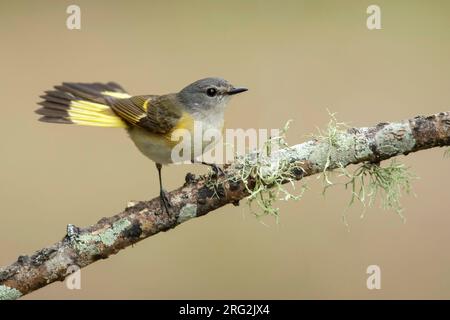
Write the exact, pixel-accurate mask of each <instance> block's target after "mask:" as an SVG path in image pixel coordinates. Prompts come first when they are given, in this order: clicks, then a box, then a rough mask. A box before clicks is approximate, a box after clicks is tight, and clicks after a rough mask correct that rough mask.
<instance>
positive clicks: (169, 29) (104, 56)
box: [0, 0, 450, 299]
mask: <svg viewBox="0 0 450 320" xmlns="http://www.w3.org/2000/svg"><path fill="white" fill-rule="evenodd" d="M74 3H75V4H78V5H79V6H80V7H81V10H82V29H81V30H80V31H70V30H67V28H66V25H65V21H66V17H67V14H66V8H67V6H68V5H70V4H74ZM370 4H373V1H365V0H357V1H312V0H311V1H272V2H269V1H253V0H249V1H177V2H175V1H174V2H171V3H170V4H169V3H167V2H166V1H95V2H94V1H82V0H78V1H76V2H73V1H14V2H9V1H4V0H2V1H1V2H0V39H1V47H0V48H1V49H0V68H1V70H2V71H1V73H2V77H0V92H1V106H0V108H1V109H0V110H1V124H2V125H1V126H0V134H1V137H2V138H1V139H0V147H1V157H0V165H1V168H0V215H1V219H0V265H3V264H9V263H10V262H12V261H14V260H15V259H16V258H17V256H18V255H19V254H29V253H32V252H33V251H34V250H36V249H39V248H41V247H42V246H45V245H48V244H50V243H53V242H55V241H57V240H59V239H60V238H61V237H62V236H63V235H64V232H65V226H66V225H67V223H73V224H76V225H79V226H86V225H90V224H92V223H95V222H96V221H97V220H98V219H99V218H101V217H103V216H109V215H112V214H115V213H117V212H120V211H121V210H122V209H123V208H124V206H125V205H126V203H127V201H128V200H132V199H149V198H153V197H155V196H157V193H158V184H157V173H156V170H154V165H153V163H151V162H150V161H149V160H147V159H146V158H145V157H143V156H142V155H141V154H140V153H139V152H138V151H137V149H136V148H135V147H134V145H133V144H132V143H131V142H130V141H129V140H128V138H127V136H126V134H125V132H123V131H122V130H120V129H102V128H89V127H76V126H62V125H50V124H43V123H40V122H37V116H36V115H35V114H34V113H33V110H34V109H36V107H37V106H36V104H35V103H36V102H37V101H38V100H39V99H38V96H39V95H40V94H41V93H42V92H43V91H44V90H47V89H49V88H51V87H52V86H53V85H55V84H58V83H60V82H62V81H87V82H90V81H110V80H114V81H116V82H119V83H121V84H122V85H123V86H124V87H125V88H126V89H128V90H129V91H130V92H131V93H133V94H146V93H147V94H148V93H166V92H171V91H175V90H178V89H180V88H181V87H183V86H184V85H185V84H187V83H189V82H191V81H193V80H196V79H199V78H202V77H205V76H221V77H224V78H226V79H228V80H230V81H231V82H233V83H235V84H236V85H244V86H247V87H249V88H250V91H249V92H248V93H246V94H243V95H242V96H239V97H238V98H236V99H234V100H233V102H232V104H231V106H230V108H229V109H228V112H227V127H228V128H277V127H280V126H282V125H283V124H284V123H285V122H286V120H288V119H293V120H294V121H295V122H294V123H293V125H292V129H291V130H290V131H289V141H290V143H298V142H301V141H304V140H306V139H307V138H306V135H307V134H309V133H311V132H314V131H315V130H316V127H317V126H319V127H323V126H324V125H325V124H326V123H327V122H328V119H329V117H328V114H327V112H326V108H328V109H330V110H332V111H334V112H338V117H339V119H342V120H345V121H347V122H349V123H350V124H351V125H353V126H364V125H372V124H376V123H378V122H379V121H390V120H400V119H403V118H408V117H411V116H414V115H417V114H431V113H435V112H438V111H446V110H449V108H450V107H449V106H450V41H449V40H450V19H449V16H448V15H449V12H450V3H449V2H448V1H427V2H425V1H412V0H408V1H381V0H379V1H376V4H378V5H380V6H381V10H382V27H383V29H382V30H375V31H369V30H368V29H367V28H366V17H367V14H366V8H367V7H368V5H370ZM443 152H444V150H442V149H441V150H430V151H425V152H420V153H417V154H412V155H410V156H408V157H401V161H404V162H405V163H406V164H408V165H409V166H411V167H412V168H413V171H414V172H415V173H416V174H417V175H418V176H420V179H419V180H417V181H415V182H414V184H413V188H414V192H415V193H416V194H417V197H405V198H404V199H403V204H404V207H405V209H406V210H405V215H406V218H407V222H406V224H403V223H402V221H401V219H399V217H398V216H397V215H396V214H395V213H393V212H384V211H382V210H380V209H378V208H377V207H376V208H373V209H370V210H368V212H367V213H366V216H365V218H364V219H360V218H359V215H360V213H361V210H362V208H361V207H360V206H355V207H354V208H352V209H351V210H350V212H349V218H348V219H349V223H350V232H348V231H347V229H346V227H345V226H344V225H343V224H342V222H341V220H340V219H341V215H342V212H343V210H344V209H345V207H346V203H347V201H348V200H349V196H350V195H349V193H347V192H345V191H344V190H342V189H340V188H337V189H334V190H333V191H332V192H330V193H329V194H328V196H327V197H326V198H325V199H324V198H323V197H322V196H321V184H320V183H319V182H318V181H317V180H316V179H315V178H312V179H310V183H309V184H310V190H309V191H308V192H307V193H306V194H305V196H304V198H303V199H302V200H301V201H300V202H289V203H280V204H279V205H280V207H281V220H280V223H279V225H276V223H275V221H274V219H272V218H270V217H269V218H267V219H264V220H263V222H264V223H265V224H267V225H268V227H267V226H264V225H263V224H261V223H260V222H259V221H258V220H257V219H255V218H254V217H253V216H252V215H251V214H250V213H249V212H248V209H247V208H246V207H245V206H241V207H238V208H236V207H232V206H227V207H225V208H222V209H221V210H218V211H217V212H215V213H212V214H209V215H208V216H206V217H202V218H199V219H196V220H192V221H190V222H188V223H186V224H184V225H181V226H179V227H178V228H176V229H174V230H171V231H170V232H167V233H162V234H159V235H157V236H155V237H152V238H150V239H147V240H144V241H142V242H141V243H139V244H138V245H136V246H134V247H133V248H128V249H126V250H124V251H122V252H120V253H119V254H118V255H116V256H113V257H111V258H110V259H108V260H105V261H99V262H97V263H95V264H93V265H91V266H89V267H88V268H86V269H83V271H82V289H81V290H79V291H77V290H73V291H70V290H68V289H66V287H65V285H64V283H55V284H52V285H50V286H48V287H46V288H44V289H41V290H39V291H37V292H35V293H33V294H30V295H29V296H27V297H26V298H27V299H38V298H39V299H51V298H64V299H67V298H68V299H78V298H81V299H93V298H137V299H157V298H161V299H166V298H167V299H170V298H193V299H197V298H210V299H220V298H225V299H228V298H239V299H241V298H246V299H248V298H256V299H260V298H267V299H269V298H270V299H272V298H274V299H312V298H322V299H331V298H338V299H347V298H356V299H367V298H368V299H379V298H384V299H393V298H426V299H428V298H438V299H446V298H450V251H449V242H450V233H449V231H448V230H449V229H450V214H449V213H450V212H449V206H448V202H447V199H448V189H449V187H450V170H449V166H450V162H449V161H450V160H449V159H444V158H443ZM205 170H206V169H205V168H201V167H193V166H173V167H171V168H169V169H166V170H165V172H164V176H165V181H166V186H167V188H168V189H173V188H175V187H177V186H179V185H180V184H181V183H182V181H183V179H184V175H185V174H186V173H187V172H188V171H193V172H196V173H201V172H205ZM371 264H376V265H379V266H380V267H381V271H382V283H381V285H382V289H381V290H378V291H377V290H373V291H370V290H368V289H367V288H366V278H367V275H366V268H367V266H369V265H371Z"/></svg>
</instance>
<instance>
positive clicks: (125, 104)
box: [108, 95, 183, 134]
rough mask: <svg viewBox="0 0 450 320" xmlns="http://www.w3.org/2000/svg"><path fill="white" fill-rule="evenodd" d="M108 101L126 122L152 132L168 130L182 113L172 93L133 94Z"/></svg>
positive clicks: (161, 132)
mask: <svg viewBox="0 0 450 320" xmlns="http://www.w3.org/2000/svg"><path fill="white" fill-rule="evenodd" d="M108 102H109V104H110V106H111V109H113V111H114V112H115V113H116V114H117V115H118V116H119V117H121V118H122V119H123V120H125V121H126V122H127V123H129V124H130V125H133V126H137V127H141V128H143V129H146V130H148V131H150V132H152V133H160V134H164V133H168V132H170V131H171V130H172V129H173V128H175V127H176V125H177V123H178V122H179V120H180V119H181V118H182V115H183V112H182V110H181V109H180V108H178V107H177V104H176V103H177V101H176V97H175V96H174V95H164V96H154V95H148V96H133V97H131V98H126V99H111V100H110V101H108Z"/></svg>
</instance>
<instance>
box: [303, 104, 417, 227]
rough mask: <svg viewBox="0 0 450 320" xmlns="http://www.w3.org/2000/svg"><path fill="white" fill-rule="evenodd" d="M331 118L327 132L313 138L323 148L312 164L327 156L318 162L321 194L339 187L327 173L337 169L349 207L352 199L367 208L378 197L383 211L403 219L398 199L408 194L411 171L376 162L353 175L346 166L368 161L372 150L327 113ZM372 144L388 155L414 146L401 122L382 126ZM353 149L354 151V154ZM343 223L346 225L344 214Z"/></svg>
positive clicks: (355, 171)
mask: <svg viewBox="0 0 450 320" xmlns="http://www.w3.org/2000/svg"><path fill="white" fill-rule="evenodd" d="M330 116H331V120H330V122H329V123H328V126H327V128H326V130H324V131H320V130H319V135H318V136H315V137H316V139H318V140H319V141H321V142H324V143H323V145H324V146H322V147H320V148H319V150H318V151H317V152H318V155H317V157H316V160H314V159H312V161H317V160H318V158H319V157H320V155H322V157H323V155H324V154H326V157H325V159H321V161H319V162H318V166H319V167H321V168H322V173H321V174H320V175H319V178H320V177H323V181H324V189H323V193H324V194H325V192H326V190H327V189H328V188H329V187H331V186H334V185H337V184H341V183H336V182H333V181H332V180H331V178H330V174H331V173H332V172H333V170H330V169H334V168H335V167H337V168H338V169H339V172H340V175H339V176H341V177H342V176H344V177H346V178H347V181H346V182H344V183H343V184H344V185H345V187H346V188H347V189H351V191H352V196H351V200H350V202H349V207H350V206H351V205H352V204H353V203H354V202H355V200H359V201H360V202H361V203H362V204H363V206H364V208H366V207H370V206H371V205H372V204H373V203H374V201H375V199H376V197H377V196H380V197H381V207H382V208H383V209H392V210H394V211H395V212H397V213H398V214H399V215H400V216H401V217H402V219H404V217H403V215H402V210H403V209H402V206H401V203H400V197H401V195H402V193H403V192H406V193H410V190H411V187H410V182H411V180H412V179H413V178H415V175H414V174H412V173H411V172H410V170H409V168H406V167H405V166H404V165H403V164H400V163H397V162H396V161H395V160H393V161H392V162H391V163H390V165H388V166H386V167H382V166H380V164H378V163H369V162H364V163H362V164H361V165H359V166H358V167H357V168H356V169H355V170H353V171H352V172H350V171H348V170H347V169H345V168H344V167H345V165H347V164H349V163H352V162H353V161H354V160H359V159H365V158H368V157H369V156H370V155H371V154H372V150H370V148H369V146H368V144H367V141H366V140H365V139H363V138H362V137H363V136H364V135H362V137H361V138H359V137H358V135H356V136H355V135H350V134H348V133H347V130H346V128H348V126H347V125H346V124H345V123H343V122H338V121H337V120H336V117H335V114H332V113H330ZM364 130H367V129H362V130H361V131H362V133H364ZM375 141H376V143H377V145H378V146H379V148H380V150H379V151H380V152H381V153H383V154H387V155H396V154H399V153H403V152H406V151H409V150H411V149H412V148H413V147H414V145H415V140H414V137H413V135H412V133H411V129H410V127H409V125H408V124H403V123H394V124H387V125H385V126H384V127H383V128H381V129H380V131H378V132H377V133H376V135H375ZM352 150H354V151H355V152H354V153H353V152H352ZM332 166H333V167H332ZM330 172H331V173H330ZM364 210H365V209H364ZM363 213H364V212H363ZM343 220H344V222H345V223H346V214H345V212H344V215H343Z"/></svg>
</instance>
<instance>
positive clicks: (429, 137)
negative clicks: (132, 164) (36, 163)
mask: <svg viewBox="0 0 450 320" xmlns="http://www.w3.org/2000/svg"><path fill="white" fill-rule="evenodd" d="M449 145H450V112H440V113H438V114H434V115H431V116H428V117H425V116H417V117H414V118H412V119H409V120H404V121H401V122H391V123H379V124H377V125H376V126H373V127H365V128H351V129H348V130H347V132H345V133H343V134H341V135H340V137H339V144H337V146H336V148H334V149H333V150H332V152H330V147H329V144H328V143H327V142H326V141H323V140H319V139H313V140H310V141H307V142H305V143H302V144H298V145H294V146H292V147H289V148H285V149H281V150H278V151H276V152H275V153H274V155H273V156H274V159H283V160H288V161H289V162H291V163H294V162H295V163H299V164H300V166H301V169H302V170H298V169H297V170H293V171H294V172H292V175H293V177H295V179H297V180H300V179H301V178H303V177H305V176H308V175H312V174H316V173H319V172H322V171H323V170H324V169H327V170H332V169H335V168H337V167H339V166H344V167H346V166H348V165H350V164H357V163H364V162H374V163H378V162H380V161H383V160H386V159H389V158H392V157H395V156H397V155H401V154H404V155H407V154H409V153H411V152H416V151H419V150H425V149H429V148H434V147H441V146H449ZM271 159H272V158H271ZM235 170H237V168H236V166H235V163H232V164H229V165H226V166H225V168H224V176H219V177H217V182H218V183H217V185H219V186H220V187H219V188H218V190H215V191H214V190H211V189H210V188H209V187H208V186H207V185H206V181H207V179H206V178H205V177H198V178H196V177H195V176H193V175H192V174H188V175H187V176H186V182H185V183H184V185H183V186H181V187H180V188H178V189H176V190H174V191H172V192H170V193H169V194H168V197H169V199H170V201H171V203H172V209H171V213H170V214H168V213H166V212H165V211H164V210H161V206H160V200H159V197H158V198H154V199H152V200H150V201H139V202H135V203H129V205H128V207H127V208H126V209H125V210H124V211H123V212H121V213H119V214H117V215H115V216H112V217H109V218H102V219H101V220H100V221H98V222H97V223H96V224H94V225H91V226H89V227H86V228H78V227H76V226H73V225H68V226H67V233H66V235H65V237H64V238H63V239H62V240H60V241H58V242H56V243H55V244H53V245H50V246H48V247H45V248H43V249H41V250H38V251H36V252H34V253H33V254H32V255H30V256H20V257H18V259H17V261H16V262H14V263H12V264H11V265H9V266H5V267H2V268H0V300H1V299H17V298H19V297H21V296H23V295H25V294H28V293H30V292H32V291H35V290H37V289H39V288H42V287H45V286H46V285H48V284H50V283H52V282H54V281H57V280H60V281H63V280H64V279H65V277H66V276H67V273H68V269H69V270H70V268H71V267H72V266H78V267H79V268H83V267H85V266H87V265H89V264H91V263H94V262H95V261H97V260H99V259H106V258H108V257H109V256H110V255H112V254H116V253H117V252H119V251H120V250H122V249H124V248H126V247H128V246H130V245H133V244H134V243H136V242H138V241H141V240H143V239H145V238H148V237H150V236H152V235H155V234H157V233H158V232H161V231H167V230H169V229H171V228H174V227H176V226H177V225H179V224H181V223H183V222H185V221H187V220H190V219H192V218H195V217H199V216H203V215H205V214H207V213H209V212H212V211H214V210H215V209H217V208H220V207H222V206H224V205H226V204H230V203H232V204H235V205H237V204H238V203H239V201H240V200H241V199H243V198H245V197H247V196H248V191H247V189H246V187H245V184H244V182H243V181H230V180H228V179H227V177H229V176H230V175H233V172H234V171H235ZM251 179H252V178H251V177H249V181H247V183H248V185H250V186H251V185H252V181H250V180H251Z"/></svg>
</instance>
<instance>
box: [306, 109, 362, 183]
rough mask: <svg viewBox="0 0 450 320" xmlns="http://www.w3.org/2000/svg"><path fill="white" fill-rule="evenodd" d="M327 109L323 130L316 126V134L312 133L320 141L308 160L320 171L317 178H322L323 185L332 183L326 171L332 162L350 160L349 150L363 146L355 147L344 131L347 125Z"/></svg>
mask: <svg viewBox="0 0 450 320" xmlns="http://www.w3.org/2000/svg"><path fill="white" fill-rule="evenodd" d="M327 111H328V114H329V116H330V121H329V122H328V125H327V126H326V128H325V130H321V129H320V128H318V129H317V130H318V134H316V135H313V137H314V138H315V139H317V140H318V141H320V142H322V143H321V144H319V147H318V148H317V150H315V152H314V153H313V154H312V155H311V158H310V160H311V162H312V163H315V164H316V165H317V166H318V167H319V168H320V169H321V171H322V173H321V174H319V176H318V177H317V179H320V178H322V179H323V181H324V183H325V185H332V184H333V183H332V182H331V180H330V178H329V173H328V171H329V170H330V166H331V165H332V164H334V165H336V164H337V165H338V166H339V165H340V164H344V163H348V162H350V161H348V160H349V159H347V158H348V157H349V155H350V154H353V152H351V150H354V149H364V148H363V147H361V146H360V148H355V139H354V137H353V136H350V135H349V134H347V132H346V129H348V125H347V124H346V123H345V122H339V121H338V120H337V118H336V113H331V112H330V111H329V110H327ZM361 145H362V144H361ZM349 150H350V152H349ZM359 152H362V151H359Z"/></svg>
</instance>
